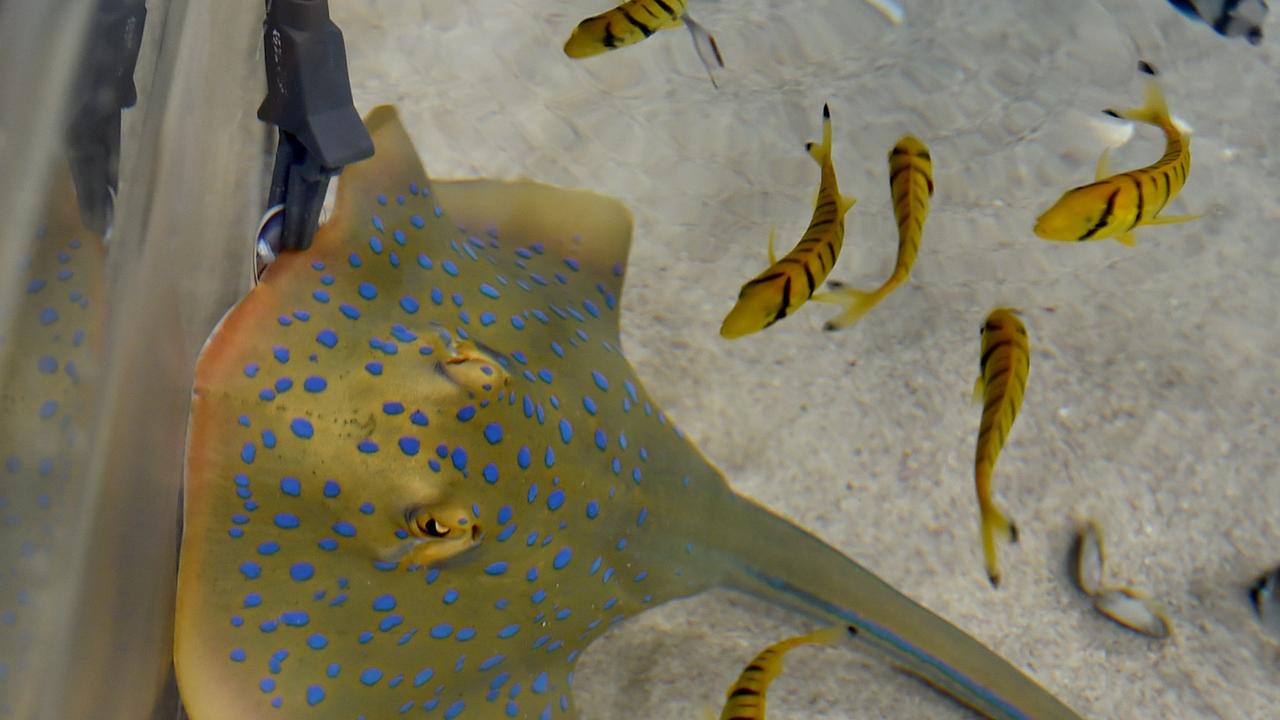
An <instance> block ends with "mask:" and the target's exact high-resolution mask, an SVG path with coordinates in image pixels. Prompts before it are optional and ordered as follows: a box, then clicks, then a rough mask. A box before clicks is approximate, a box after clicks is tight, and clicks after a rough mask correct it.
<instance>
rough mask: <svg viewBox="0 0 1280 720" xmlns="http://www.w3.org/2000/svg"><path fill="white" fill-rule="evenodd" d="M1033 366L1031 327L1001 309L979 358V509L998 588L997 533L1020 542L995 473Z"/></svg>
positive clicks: (987, 327) (985, 330)
mask: <svg viewBox="0 0 1280 720" xmlns="http://www.w3.org/2000/svg"><path fill="white" fill-rule="evenodd" d="M1030 370H1031V345H1030V340H1028V338H1027V328H1026V326H1024V325H1023V324H1022V321H1021V320H1019V319H1018V318H1017V316H1016V315H1014V311H1013V310H1010V309H1008V308H997V309H995V310H992V311H991V314H990V315H988V316H987V321H986V322H985V323H984V324H983V325H982V358H981V359H980V360H979V361H978V381H977V382H976V383H974V387H973V395H974V397H975V398H979V397H980V398H981V399H982V403H983V406H982V424H981V425H980V426H979V427H978V448H977V451H976V453H975V456H974V469H973V472H974V482H975V484H976V486H977V490H978V509H979V510H980V511H981V512H982V554H983V556H984V557H985V559H986V563H987V577H988V578H989V579H990V580H991V584H992V586H999V585H1000V564H999V562H998V561H997V560H996V539H995V535H996V531H999V532H1000V533H1002V534H1004V535H1006V536H1007V537H1008V538H1009V540H1010V541H1011V542H1017V541H1018V526H1017V525H1015V524H1014V523H1013V522H1011V521H1010V520H1009V519H1008V518H1007V517H1005V515H1004V513H1002V512H1001V511H1000V510H999V509H998V508H996V506H995V502H994V501H992V499H991V476H992V474H993V473H994V472H995V467H996V458H998V457H999V456H1000V449H1001V448H1002V447H1004V441H1005V439H1006V438H1007V437H1008V436H1009V429H1010V428H1012V427H1013V421H1014V420H1016V419H1017V418H1018V409H1019V408H1021V407H1022V393H1023V391H1024V390H1025V389H1026V387H1027V373H1028V372H1030Z"/></svg>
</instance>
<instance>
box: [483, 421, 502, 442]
mask: <svg viewBox="0 0 1280 720" xmlns="http://www.w3.org/2000/svg"><path fill="white" fill-rule="evenodd" d="M484 439H485V440H488V441H489V444H490V445H497V444H498V443H500V442H502V426H501V425H499V424H498V423H489V424H488V425H485V426H484Z"/></svg>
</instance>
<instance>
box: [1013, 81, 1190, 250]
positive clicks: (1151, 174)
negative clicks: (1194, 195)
mask: <svg viewBox="0 0 1280 720" xmlns="http://www.w3.org/2000/svg"><path fill="white" fill-rule="evenodd" d="M1138 69H1139V70H1140V71H1142V72H1143V73H1145V74H1147V75H1149V76H1150V78H1149V79H1148V80H1147V97H1146V104H1144V105H1143V106H1142V107H1140V108H1135V109H1131V110H1105V111H1104V112H1106V113H1107V114H1108V115H1110V116H1112V117H1117V118H1124V119H1125V120H1133V121H1134V122H1140V123H1146V124H1148V125H1155V126H1156V127H1158V128H1160V129H1161V130H1163V131H1164V135H1165V149H1164V155H1163V156H1162V157H1161V158H1160V159H1159V160H1157V161H1156V162H1155V163H1154V164H1152V165H1148V166H1147V167H1144V168H1139V169H1137V170H1130V171H1129V172H1124V173H1120V174H1119V175H1113V176H1110V177H1108V176H1107V156H1108V151H1107V150H1104V151H1103V152H1102V156H1101V157H1099V158H1098V168H1097V172H1096V173H1095V175H1094V178H1095V180H1096V181H1095V182H1093V183H1090V184H1088V185H1083V186H1081V187H1078V188H1074V189H1072V190H1068V191H1067V192H1066V193H1065V194H1063V196H1062V197H1061V198H1059V199H1058V202H1056V203H1054V205H1053V207H1051V208H1049V209H1048V210H1046V211H1045V212H1044V214H1042V215H1041V216H1040V217H1039V219H1037V220H1036V226H1035V233H1036V235H1038V236H1040V237H1042V238H1044V239H1045V240H1062V241H1069V242H1071V241H1080V240H1102V239H1104V238H1115V239H1116V240H1117V241H1119V242H1121V243H1123V244H1125V245H1130V246H1132V245H1133V244H1134V240H1133V229H1134V228H1135V227H1137V226H1139V225H1169V224H1172V223H1181V222H1187V221H1189V220H1195V219H1196V218H1198V217H1200V216H1199V215H1165V216H1159V215H1160V211H1162V210H1164V207H1165V205H1168V204H1169V201H1170V200H1172V199H1173V198H1174V196H1176V195H1177V194H1178V191H1179V190H1181V189H1182V186H1183V184H1185V183H1186V182H1187V173H1189V172H1190V171H1191V135H1190V134H1189V133H1185V132H1183V131H1182V130H1181V129H1179V128H1178V126H1177V125H1176V124H1175V123H1174V122H1173V118H1171V117H1170V116H1169V108H1168V106H1167V105H1166V104H1165V101H1164V94H1163V93H1162V92H1161V91H1160V85H1159V83H1158V82H1157V81H1156V79H1155V74H1156V71H1155V68H1152V67H1151V66H1150V65H1148V64H1147V63H1145V62H1143V63H1139V64H1138Z"/></svg>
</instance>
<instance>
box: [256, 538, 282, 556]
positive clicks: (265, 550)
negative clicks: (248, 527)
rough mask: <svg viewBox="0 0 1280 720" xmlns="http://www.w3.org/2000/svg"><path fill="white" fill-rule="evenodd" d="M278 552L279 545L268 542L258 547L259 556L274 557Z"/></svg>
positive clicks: (271, 541) (272, 541)
mask: <svg viewBox="0 0 1280 720" xmlns="http://www.w3.org/2000/svg"><path fill="white" fill-rule="evenodd" d="M278 552H280V543H278V542H275V541H274V540H269V541H267V542H264V543H262V544H261V545H259V546H258V554H259V555H275V554H276V553H278Z"/></svg>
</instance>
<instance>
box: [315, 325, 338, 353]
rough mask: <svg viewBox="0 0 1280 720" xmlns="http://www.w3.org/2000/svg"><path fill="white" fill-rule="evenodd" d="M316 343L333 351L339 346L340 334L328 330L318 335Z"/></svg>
mask: <svg viewBox="0 0 1280 720" xmlns="http://www.w3.org/2000/svg"><path fill="white" fill-rule="evenodd" d="M316 342H318V343H320V344H321V345H323V346H325V347H327V348H329V349H330V350H332V349H333V348H334V347H335V346H336V345H337V344H338V333H336V332H334V331H333V330H330V329H328V328H326V329H324V330H321V331H320V332H318V333H316Z"/></svg>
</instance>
